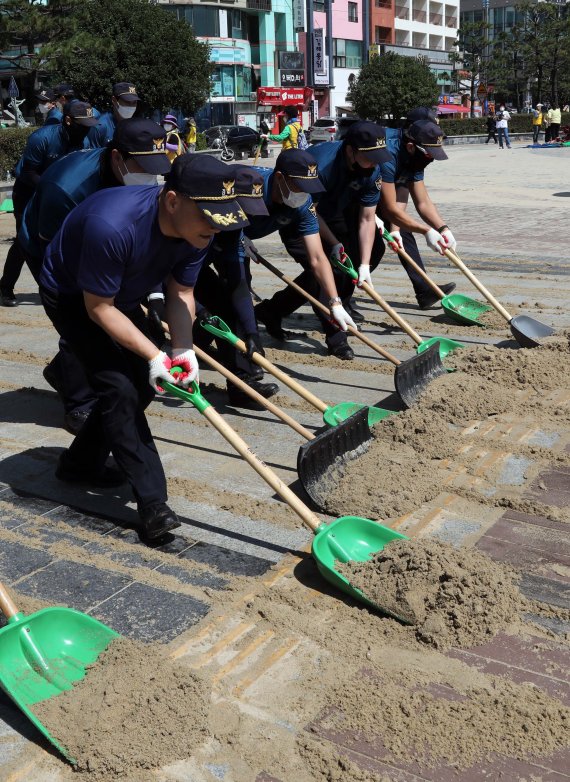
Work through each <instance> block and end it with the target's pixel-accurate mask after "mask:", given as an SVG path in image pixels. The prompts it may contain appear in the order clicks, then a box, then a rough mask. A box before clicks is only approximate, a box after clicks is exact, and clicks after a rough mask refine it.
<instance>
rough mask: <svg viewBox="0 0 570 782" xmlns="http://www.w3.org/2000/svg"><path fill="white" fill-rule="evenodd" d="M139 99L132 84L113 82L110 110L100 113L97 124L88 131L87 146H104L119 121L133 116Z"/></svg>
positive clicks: (109, 139)
mask: <svg viewBox="0 0 570 782" xmlns="http://www.w3.org/2000/svg"><path fill="white" fill-rule="evenodd" d="M139 100H140V98H139V96H138V95H137V89H136V87H135V85H134V84H131V83H130V82H128V81H121V82H118V83H117V84H113V95H112V97H111V111H106V112H105V113H104V114H101V116H100V117H99V122H98V124H97V125H96V126H95V127H94V128H91V130H90V131H89V136H88V139H89V146H90V147H106V146H107V144H108V143H109V142H110V141H111V139H112V138H113V135H114V133H115V130H116V129H117V126H118V125H119V123H120V122H122V121H123V120H125V119H131V117H133V116H134V114H135V112H136V110H137V103H138V102H139Z"/></svg>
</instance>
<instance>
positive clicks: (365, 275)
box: [356, 263, 374, 288]
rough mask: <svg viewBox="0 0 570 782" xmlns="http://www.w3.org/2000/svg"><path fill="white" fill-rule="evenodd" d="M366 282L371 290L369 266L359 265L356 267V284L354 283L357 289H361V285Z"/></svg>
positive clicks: (365, 264)
mask: <svg viewBox="0 0 570 782" xmlns="http://www.w3.org/2000/svg"><path fill="white" fill-rule="evenodd" d="M364 282H367V283H368V284H369V285H370V287H371V288H374V285H372V277H371V276H370V265H369V264H368V263H361V264H360V266H359V267H358V282H357V283H356V284H357V285H358V287H359V288H362V283H364Z"/></svg>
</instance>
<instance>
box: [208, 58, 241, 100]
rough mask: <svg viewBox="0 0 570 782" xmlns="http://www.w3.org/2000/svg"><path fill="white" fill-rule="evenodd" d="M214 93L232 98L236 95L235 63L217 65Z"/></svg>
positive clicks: (214, 77)
mask: <svg viewBox="0 0 570 782" xmlns="http://www.w3.org/2000/svg"><path fill="white" fill-rule="evenodd" d="M212 78H213V85H212V95H215V96H216V97H222V96H223V97H226V98H231V97H233V96H234V95H235V91H234V90H235V79H234V66H233V65H217V66H216V68H215V69H214V74H213V77H212Z"/></svg>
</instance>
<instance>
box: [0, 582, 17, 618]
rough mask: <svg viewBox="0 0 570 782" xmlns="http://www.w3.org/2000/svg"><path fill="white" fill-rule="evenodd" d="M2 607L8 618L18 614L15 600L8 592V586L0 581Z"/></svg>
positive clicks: (0, 602) (0, 606) (0, 604)
mask: <svg viewBox="0 0 570 782" xmlns="http://www.w3.org/2000/svg"><path fill="white" fill-rule="evenodd" d="M0 608H1V609H2V613H3V614H4V616H5V617H6V619H11V618H12V617H13V616H16V614H17V613H19V611H18V609H17V608H16V605H15V604H14V601H13V600H12V598H11V597H10V595H9V594H8V592H7V590H6V587H5V586H4V584H3V583H2V582H0Z"/></svg>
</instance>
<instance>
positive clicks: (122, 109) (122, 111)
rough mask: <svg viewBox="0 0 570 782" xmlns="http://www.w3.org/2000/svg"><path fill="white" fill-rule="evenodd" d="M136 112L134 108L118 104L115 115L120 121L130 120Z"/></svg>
mask: <svg viewBox="0 0 570 782" xmlns="http://www.w3.org/2000/svg"><path fill="white" fill-rule="evenodd" d="M136 110H137V107H136V106H121V105H120V104H119V105H118V106H117V114H118V115H119V117H121V119H130V118H131V117H132V116H133V114H134V113H135V111H136Z"/></svg>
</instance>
